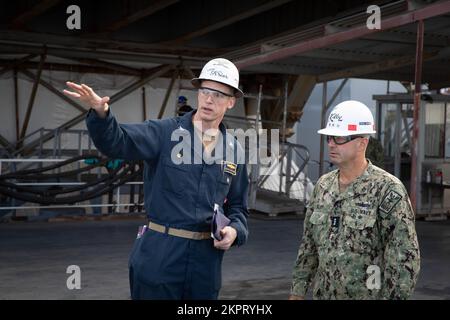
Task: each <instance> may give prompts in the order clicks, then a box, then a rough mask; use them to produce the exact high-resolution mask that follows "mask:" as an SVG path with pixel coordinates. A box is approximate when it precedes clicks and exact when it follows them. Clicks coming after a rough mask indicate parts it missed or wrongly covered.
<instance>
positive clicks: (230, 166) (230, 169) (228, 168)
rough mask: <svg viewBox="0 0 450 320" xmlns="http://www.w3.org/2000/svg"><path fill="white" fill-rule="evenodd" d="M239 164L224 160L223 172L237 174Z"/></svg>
mask: <svg viewBox="0 0 450 320" xmlns="http://www.w3.org/2000/svg"><path fill="white" fill-rule="evenodd" d="M236 170H237V165H236V164H234V163H233V162H228V161H224V162H223V172H226V173H229V174H232V175H233V176H235V175H236Z"/></svg>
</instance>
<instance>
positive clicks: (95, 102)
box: [64, 81, 109, 118]
mask: <svg viewBox="0 0 450 320" xmlns="http://www.w3.org/2000/svg"><path fill="white" fill-rule="evenodd" d="M66 84H67V86H68V87H69V88H71V89H72V90H73V91H69V90H64V94H66V95H68V96H70V97H72V98H75V99H77V100H79V101H80V102H82V103H83V104H85V105H86V106H88V107H91V108H93V109H94V110H95V111H96V112H97V114H98V116H99V117H101V118H104V117H105V116H106V112H107V111H108V108H109V106H108V101H109V97H99V96H98V95H97V94H96V93H95V92H94V90H92V88H90V87H89V86H87V85H85V84H81V85H79V84H76V83H73V82H70V81H67V82H66Z"/></svg>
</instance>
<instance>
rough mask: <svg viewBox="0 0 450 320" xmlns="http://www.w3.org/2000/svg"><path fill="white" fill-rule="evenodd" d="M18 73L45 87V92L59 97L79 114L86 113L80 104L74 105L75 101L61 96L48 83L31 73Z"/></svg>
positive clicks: (25, 71) (23, 71)
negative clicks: (47, 91) (79, 112)
mask: <svg viewBox="0 0 450 320" xmlns="http://www.w3.org/2000/svg"><path fill="white" fill-rule="evenodd" d="M20 72H22V73H23V74H24V75H26V76H27V77H28V78H30V79H31V80H33V81H35V82H36V81H37V82H38V83H39V84H40V85H42V86H43V87H45V88H46V89H47V90H49V91H50V92H52V93H53V94H55V95H57V96H58V97H60V98H61V99H63V100H64V101H65V102H67V103H68V104H70V105H71V106H73V107H75V108H76V109H78V110H79V111H81V112H86V111H87V110H86V108H83V107H82V106H81V105H80V104H78V103H76V102H75V101H73V100H72V99H70V98H69V97H67V96H66V95H64V94H62V93H61V92H60V91H59V90H57V89H55V87H53V86H52V85H51V84H50V83H48V82H47V81H45V80H43V79H40V78H38V77H37V76H35V75H34V74H33V73H31V72H30V71H28V70H24V69H22V70H20Z"/></svg>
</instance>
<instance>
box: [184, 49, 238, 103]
mask: <svg viewBox="0 0 450 320" xmlns="http://www.w3.org/2000/svg"><path fill="white" fill-rule="evenodd" d="M202 80H211V81H216V82H220V83H223V84H226V85H228V86H230V87H232V88H233V89H235V90H234V96H235V97H236V98H240V97H242V96H243V95H244V93H243V92H242V91H241V89H239V71H238V69H237V68H236V66H235V65H234V64H233V62H231V61H230V60H227V59H224V58H217V59H212V60H210V61H208V63H207V64H205V66H204V67H203V69H202V72H201V73H200V77H198V78H194V79H192V80H191V83H192V85H193V86H194V87H195V88H198V87H200V82H201V81H202Z"/></svg>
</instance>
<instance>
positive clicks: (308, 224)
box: [291, 161, 420, 299]
mask: <svg viewBox="0 0 450 320" xmlns="http://www.w3.org/2000/svg"><path fill="white" fill-rule="evenodd" d="M369 266H378V268H379V269H378V270H379V272H378V275H379V277H378V279H379V280H380V281H378V285H376V283H377V282H376V276H374V275H375V273H374V271H373V270H374V269H373V267H370V268H369ZM419 270H420V252H419V245H418V241H417V235H416V231H415V225H414V213H413V210H412V208H411V203H410V201H409V198H408V194H407V191H406V189H405V188H404V186H403V184H402V183H401V182H400V180H398V179H397V178H396V177H394V176H392V175H391V174H389V173H387V172H386V171H384V170H382V169H380V168H378V167H376V166H374V165H372V164H371V163H370V161H369V165H368V167H367V169H366V171H365V172H364V173H363V174H362V175H361V176H360V177H358V178H357V179H356V180H355V181H353V183H352V184H350V185H349V186H348V187H347V189H346V190H345V191H344V192H342V193H340V192H339V171H338V170H334V171H332V172H330V173H328V174H325V175H323V176H322V177H321V178H320V179H319V181H318V182H317V184H316V186H315V188H314V191H313V194H312V197H311V202H310V204H309V206H308V210H307V213H306V217H305V222H304V233H303V239H302V243H301V245H300V249H299V252H298V256H297V260H296V262H295V266H294V270H293V283H292V288H291V294H293V295H297V296H304V295H306V292H307V290H308V287H309V285H310V284H311V283H313V284H314V285H313V297H314V299H407V298H408V297H409V296H410V295H411V294H412V292H413V290H414V286H415V284H416V281H417V277H418V274H419ZM374 284H375V285H374Z"/></svg>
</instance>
